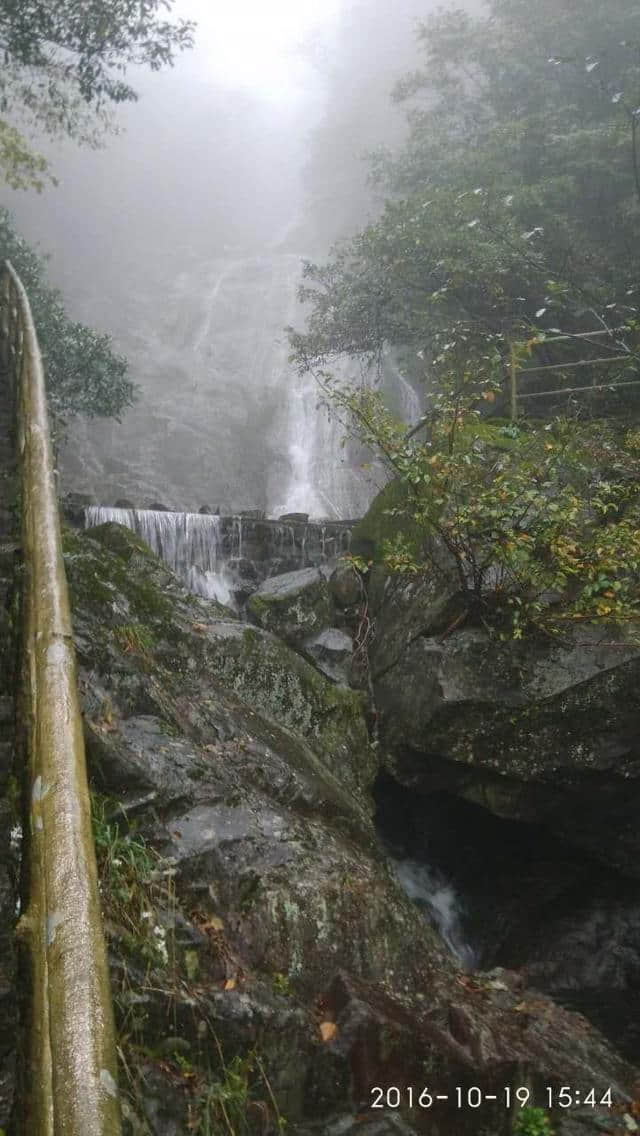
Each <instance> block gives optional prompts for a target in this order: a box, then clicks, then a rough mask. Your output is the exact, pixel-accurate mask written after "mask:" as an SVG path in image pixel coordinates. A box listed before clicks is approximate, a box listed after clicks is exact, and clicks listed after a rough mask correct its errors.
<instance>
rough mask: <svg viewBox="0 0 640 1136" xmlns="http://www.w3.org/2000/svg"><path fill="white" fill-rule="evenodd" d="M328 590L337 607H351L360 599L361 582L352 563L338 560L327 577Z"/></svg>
mask: <svg viewBox="0 0 640 1136" xmlns="http://www.w3.org/2000/svg"><path fill="white" fill-rule="evenodd" d="M329 591H330V592H331V595H332V597H333V600H334V602H335V603H336V604H337V605H338V607H341V608H345V607H353V606H354V605H355V604H357V603H359V601H360V600H361V599H362V592H363V588H362V583H361V580H360V577H359V576H358V573H357V572H356V570H355V568H354V567H353V565H352V564H350V563H349V562H348V561H345V560H339V561H338V563H337V564H336V566H335V568H334V569H333V572H332V573H331V575H330V577H329Z"/></svg>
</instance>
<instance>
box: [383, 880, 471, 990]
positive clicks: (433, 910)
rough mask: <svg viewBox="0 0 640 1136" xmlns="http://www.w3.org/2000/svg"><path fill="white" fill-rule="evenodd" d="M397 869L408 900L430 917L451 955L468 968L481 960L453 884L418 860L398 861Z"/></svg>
mask: <svg viewBox="0 0 640 1136" xmlns="http://www.w3.org/2000/svg"><path fill="white" fill-rule="evenodd" d="M393 864H394V871H395V873H396V876H397V878H398V881H399V882H400V884H401V886H402V888H403V890H404V891H405V892H406V893H407V895H408V896H409V899H411V900H413V902H414V903H415V904H416V905H417V906H418V907H420V908H422V910H423V911H425V913H426V914H427V915H428V916H429V917H430V919H431V920H432V921H433V923H434V924H435V926H436V927H437V929H438V931H439V932H440V934H441V936H442V939H443V940H444V942H445V943H446V944H447V946H448V947H449V950H450V951H451V953H452V955H454V957H455V958H456V959H457V960H458V962H459V963H460V965H461V966H462V967H464V969H465V970H472V969H473V968H474V966H476V965H477V962H478V959H477V955H476V952H475V951H474V949H473V947H472V946H471V945H470V944H469V943H468V942H467V941H466V940H465V937H464V933H463V930H462V920H461V915H462V911H461V905H460V900H459V898H458V896H457V894H456V892H455V891H454V889H453V888H452V887H451V885H450V884H448V883H447V882H446V880H445V879H444V878H443V877H442V876H441V875H440V873H439V872H437V871H435V869H433V868H430V867H429V866H428V865H427V864H422V863H420V861H419V860H409V859H407V860H395V861H394V862H393Z"/></svg>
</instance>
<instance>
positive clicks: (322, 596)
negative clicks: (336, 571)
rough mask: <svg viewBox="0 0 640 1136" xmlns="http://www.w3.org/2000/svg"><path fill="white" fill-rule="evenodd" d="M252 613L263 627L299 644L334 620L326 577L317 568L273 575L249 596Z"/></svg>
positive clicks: (288, 641) (248, 607) (249, 610)
mask: <svg viewBox="0 0 640 1136" xmlns="http://www.w3.org/2000/svg"><path fill="white" fill-rule="evenodd" d="M247 610H248V612H249V614H250V615H251V616H252V618H253V619H255V621H256V623H258V624H259V625H260V627H264V628H265V629H266V630H267V631H273V632H274V633H275V634H276V635H278V636H279V637H280V638H281V639H284V640H285V642H287V643H291V644H293V645H297V644H299V643H302V641H303V640H304V639H306V638H307V637H308V636H309V635H311V634H313V633H316V632H318V631H321V630H322V629H323V628H324V627H328V626H330V624H331V599H330V595H329V588H328V586H327V580H326V577H325V575H324V573H323V572H321V571H320V569H318V568H301V569H299V571H297V572H284V573H283V574H282V575H279V576H271V577H270V578H269V579H268V580H265V581H264V583H262V584H261V585H260V587H259V588H258V589H257V591H255V592H254V593H253V595H252V596H250V597H249V601H248V604H247Z"/></svg>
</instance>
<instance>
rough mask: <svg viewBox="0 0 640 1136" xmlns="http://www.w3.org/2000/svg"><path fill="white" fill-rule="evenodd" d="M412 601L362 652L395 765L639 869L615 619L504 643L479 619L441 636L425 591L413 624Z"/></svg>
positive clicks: (635, 784)
mask: <svg viewBox="0 0 640 1136" xmlns="http://www.w3.org/2000/svg"><path fill="white" fill-rule="evenodd" d="M426 587H427V588H428V585H427V586H426ZM420 599H421V600H423V599H424V593H423V596H421V597H420ZM407 601H408V603H407V606H408V608H409V609H410V610H411V607H412V604H413V601H414V596H412V594H411V593H410V592H409V593H408V596H407ZM410 610H409V612H408V613H407V611H406V610H405V612H404V620H402V619H398V620H395V621H394V623H393V624H392V625H391V626H390V627H389V630H388V632H387V631H385V630H384V627H385V624H384V621H382V622H381V626H378V628H377V639H376V641H375V644H374V648H373V652H372V667H373V673H374V683H375V696H376V704H377V707H378V710H379V711H380V713H381V718H382V737H383V741H384V745H385V748H386V750H387V752H388V753H389V755H390V756H389V762H390V768H392V769H393V770H395V773H396V775H397V777H398V779H399V780H400V781H401V782H402V783H404V784H408V785H412V786H414V787H417V788H421V789H422V790H423V791H432V790H434V789H448V790H450V791H452V792H455V793H457V794H458V795H460V796H462V797H465V798H466V799H467V800H469V801H474V802H476V803H478V804H481V805H483V806H484V807H486V808H488V809H490V810H491V811H492V812H494V813H495V814H496V815H498V816H503V817H511V818H513V819H517V820H524V821H527V822H529V823H542V824H545V825H547V826H548V827H549V828H550V829H551V830H552V831H553V832H555V833H556V834H557V835H559V836H561V837H563V838H566V839H568V840H570V841H572V842H574V843H575V844H577V845H579V846H580V847H583V848H587V849H589V850H591V851H593V852H594V854H596V855H597V856H599V857H600V858H601V859H602V860H604V861H606V862H607V863H609V864H613V865H616V866H618V867H620V868H622V869H623V870H624V871H625V872H629V873H631V874H634V875H635V874H638V873H639V872H640V867H639V865H640V856H639V855H638V854H639V852H640V830H639V829H638V827H637V825H636V824H635V821H634V819H633V818H634V817H635V815H637V810H638V808H639V807H640V748H639V744H638V738H639V737H640V707H639V706H638V703H637V699H636V696H635V692H636V691H637V688H638V683H639V681H640V651H639V650H638V647H637V646H635V645H633V644H630V643H627V642H625V641H624V639H623V637H622V636H621V634H620V632H619V631H618V630H617V629H616V628H597V629H595V628H582V629H581V630H580V631H577V630H575V629H571V631H570V632H568V633H567V636H566V638H565V642H564V643H562V644H553V643H544V642H540V641H538V642H535V641H533V642H526V641H525V642H517V643H514V642H506V643H501V642H499V641H498V640H496V639H492V638H490V637H489V636H488V634H487V633H486V632H485V631H483V630H481V629H479V628H468V629H461V630H458V631H453V632H452V633H450V634H448V635H446V636H444V637H443V636H442V635H440V636H438V635H434V634H433V633H431V634H429V633H428V632H427V633H425V630H424V617H425V608H424V604H423V603H422V602H420V603H417V604H416V619H415V624H413V627H412V624H411V617H410ZM387 626H389V625H388V624H387Z"/></svg>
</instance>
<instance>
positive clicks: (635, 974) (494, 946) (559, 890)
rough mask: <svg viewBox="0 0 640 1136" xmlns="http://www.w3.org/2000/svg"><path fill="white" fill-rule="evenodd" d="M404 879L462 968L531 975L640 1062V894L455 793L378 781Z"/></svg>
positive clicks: (382, 817)
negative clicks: (423, 790) (426, 791)
mask: <svg viewBox="0 0 640 1136" xmlns="http://www.w3.org/2000/svg"><path fill="white" fill-rule="evenodd" d="M374 796H375V800H376V807H377V812H376V824H377V827H378V831H379V834H380V836H381V838H382V840H383V842H384V844H385V846H386V848H387V851H388V852H389V854H390V856H391V857H392V859H393V861H394V863H395V865H396V870H397V872H398V874H399V878H400V880H401V882H402V884H403V886H404V887H405V890H407V891H408V893H409V894H410V896H411V898H413V899H414V901H415V902H416V903H417V904H418V905H419V906H420V907H421V908H422V909H423V910H424V912H425V917H426V918H427V919H429V920H430V921H431V922H432V923H434V924H435V925H436V926H438V927H439V929H440V931H441V933H442V934H443V937H444V938H445V940H446V941H447V942H448V945H449V947H450V949H451V950H452V952H453V953H454V954H455V955H457V957H458V961H459V962H460V964H461V965H462V966H466V967H476V968H479V969H483V970H487V969H491V968H494V967H497V966H501V967H505V968H508V969H510V970H516V971H519V972H520V973H521V975H522V979H523V982H524V983H525V984H526V985H527V986H529V987H533V988H537V989H538V990H541V991H542V992H544V993H546V994H549V995H551V996H552V997H553V998H554V999H555V1000H556V1001H557V1002H559V1003H560V1004H561V1005H564V1006H566V1007H567V1008H570V1009H573V1010H577V1011H579V1012H580V1013H583V1014H584V1015H585V1017H587V1018H589V1019H590V1020H591V1021H592V1022H593V1024H594V1025H596V1026H597V1027H598V1028H599V1029H600V1030H601V1031H602V1032H603V1033H604V1035H605V1036H606V1037H608V1038H609V1040H610V1041H611V1042H612V1043H613V1044H614V1045H615V1046H616V1048H617V1049H618V1050H619V1052H620V1053H621V1054H622V1055H623V1056H624V1057H626V1058H627V1059H628V1060H631V1061H634V1062H638V1059H639V1058H640V886H639V885H638V882H637V881H634V880H629V879H626V878H625V877H623V876H621V875H618V874H617V873H616V872H613V871H611V870H608V869H607V868H605V867H603V866H602V865H601V864H599V863H598V862H597V861H595V860H594V859H593V858H591V857H590V856H588V855H586V854H584V853H582V852H580V851H579V850H577V849H575V848H573V847H572V846H571V845H569V844H568V843H566V842H563V841H561V840H559V839H558V838H557V837H554V836H553V835H552V834H550V833H549V832H548V831H547V830H545V829H544V828H543V827H541V826H540V825H534V824H524V823H521V822H518V821H512V820H505V819H502V818H499V817H496V816H494V815H492V814H491V813H489V812H488V811H487V810H486V809H483V808H482V807H480V806H478V805H474V804H470V803H468V802H466V801H463V800H460V799H458V798H456V797H455V796H453V795H452V794H449V793H445V792H434V793H432V794H429V795H421V794H419V793H416V791H415V789H406V788H403V787H402V786H401V785H399V784H398V783H397V782H396V781H394V780H393V778H392V777H390V776H389V775H388V774H382V775H381V776H380V777H379V778H378V780H377V782H376V785H375V788H374Z"/></svg>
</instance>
